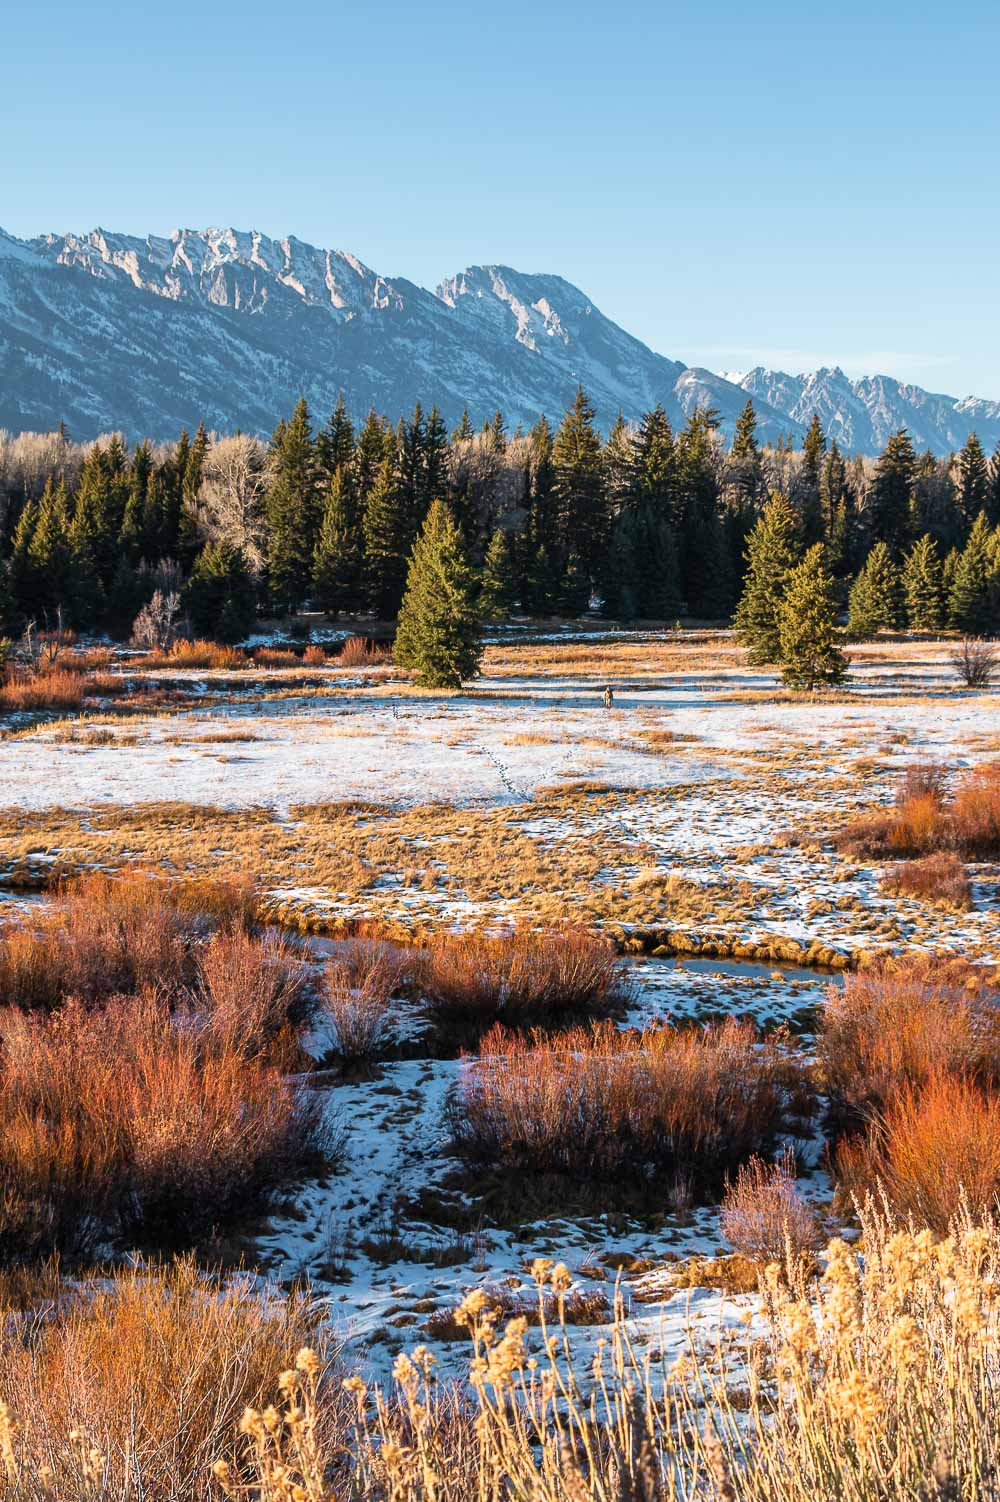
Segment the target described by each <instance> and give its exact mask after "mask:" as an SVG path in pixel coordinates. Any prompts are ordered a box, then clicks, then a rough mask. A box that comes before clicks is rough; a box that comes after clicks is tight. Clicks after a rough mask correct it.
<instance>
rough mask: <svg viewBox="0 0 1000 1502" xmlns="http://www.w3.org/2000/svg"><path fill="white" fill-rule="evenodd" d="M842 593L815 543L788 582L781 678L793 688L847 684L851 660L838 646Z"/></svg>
mask: <svg viewBox="0 0 1000 1502" xmlns="http://www.w3.org/2000/svg"><path fill="white" fill-rule="evenodd" d="M836 621H837V590H836V585H835V583H834V580H833V576H832V575H831V574H830V573H829V572H828V571H827V568H826V564H825V562H824V558H823V547H822V544H821V543H815V544H814V545H813V546H812V547H811V548H810V549H809V551H808V552H807V553H806V555H805V557H804V558H803V559H802V561H801V563H799V564H798V565H797V566H796V567H795V568H794V569H793V570H792V572H791V574H790V575H789V577H788V587H787V589H786V591H785V597H784V600H783V601H782V606H781V615H780V618H779V622H778V630H779V638H780V647H781V677H782V681H783V682H784V683H787V684H788V685H789V687H790V688H804V689H816V688H827V687H831V686H833V685H836V684H838V683H842V682H843V680H844V678H845V676H846V674H847V659H846V658H845V656H844V654H843V652H842V651H841V650H840V647H839V646H838V644H837V627H836Z"/></svg>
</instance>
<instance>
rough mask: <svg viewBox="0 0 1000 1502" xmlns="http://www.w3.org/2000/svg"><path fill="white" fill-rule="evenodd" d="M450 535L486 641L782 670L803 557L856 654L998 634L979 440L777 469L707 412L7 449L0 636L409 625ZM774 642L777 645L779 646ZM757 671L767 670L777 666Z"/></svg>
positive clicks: (900, 446)
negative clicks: (688, 634) (655, 633)
mask: <svg viewBox="0 0 1000 1502" xmlns="http://www.w3.org/2000/svg"><path fill="white" fill-rule="evenodd" d="M435 500H439V501H441V502H442V503H443V504H444V505H445V506H446V508H447V510H448V513H449V516H450V518H451V520H452V521H453V523H454V525H455V528H456V529H457V534H456V535H457V538H458V542H459V545H460V547H461V549H462V551H463V556H464V560H465V563H466V564H467V565H468V567H469V568H470V569H471V570H472V573H471V574H470V578H472V579H473V581H474V583H473V594H474V598H475V606H476V609H477V611H478V613H479V615H480V616H481V617H483V618H489V619H498V618H502V617H503V616H504V615H505V614H507V613H509V612H510V611H512V610H515V609H517V610H523V611H526V612H529V613H532V614H538V615H550V614H555V615H570V616H573V615H579V614H580V613H581V612H582V611H584V610H586V609H587V608H588V607H590V606H591V604H592V603H593V602H594V601H595V600H599V601H600V602H601V608H602V610H603V611H604V613H605V614H606V615H607V616H609V617H611V618H614V619H620V620H638V619H648V620H673V619H674V618H676V617H679V616H682V615H683V616H686V617H689V618H695V619H701V620H724V619H728V618H729V617H730V616H732V615H733V612H734V610H735V611H736V622H737V626H738V628H739V629H740V630H741V632H742V633H743V635H744V637H745V639H747V641H748V642H750V638H751V636H753V635H754V633H755V632H758V624H759V621H760V620H764V621H765V623H768V622H769V623H770V624H765V627H764V637H763V638H755V642H756V644H755V645H754V644H751V650H752V652H756V653H757V655H758V656H760V654H761V653H767V652H771V653H772V655H773V652H774V651H776V647H775V641H776V634H775V633H776V632H777V629H778V627H777V624H776V622H777V614H776V612H777V609H778V604H779V602H780V599H781V597H782V591H783V587H784V583H785V581H786V580H787V578H788V577H789V575H790V573H791V571H792V570H793V569H794V568H795V567H796V566H798V564H799V563H800V562H801V561H803V560H804V559H805V558H806V557H807V556H810V554H811V550H812V549H814V548H819V549H820V553H819V554H817V555H815V557H816V560H817V561H818V562H821V564H822V568H823V570H824V572H825V575H827V576H828V578H829V591H830V599H831V601H832V602H833V607H834V608H835V609H837V610H845V609H846V610H847V612H848V620H849V626H850V629H851V631H852V632H854V633H855V634H859V635H862V634H870V633H871V632H872V631H874V630H877V629H878V628H879V627H881V626H895V627H899V626H910V627H914V628H918V629H931V630H933V629H938V628H940V627H943V626H953V627H956V628H958V629H960V630H962V631H965V632H975V633H977V634H979V633H986V632H989V631H992V630H993V629H994V627H995V626H996V623H997V620H998V598H1000V532H998V526H1000V451H998V453H997V454H994V455H993V456H992V458H987V456H986V455H985V453H984V452H983V449H982V446H981V445H980V443H979V440H978V439H977V438H976V436H975V435H974V434H973V435H972V436H971V437H970V438H969V439H968V441H967V442H966V443H965V445H964V446H963V448H962V449H961V451H960V452H958V453H957V454H954V455H952V456H950V457H949V458H948V459H944V460H942V459H937V458H935V457H934V456H933V455H932V454H930V453H924V454H918V453H917V452H916V451H915V449H914V446H913V443H912V441H911V439H910V436H909V435H908V433H907V432H906V431H905V430H901V431H900V432H898V433H896V434H894V435H893V436H892V437H891V438H890V440H889V442H888V443H887V445H886V448H885V450H884V452H883V453H882V454H881V455H879V456H878V457H877V458H874V459H865V458H862V457H858V456H855V457H848V456H846V455H844V454H842V453H841V451H840V450H839V448H838V446H837V444H836V443H835V442H828V441H827V438H826V436H825V434H824V432H823V429H822V426H821V424H820V422H819V419H818V418H816V417H814V418H813V420H812V422H811V424H810V426H809V429H808V431H807V433H806V436H805V439H804V442H803V443H802V444H801V446H795V445H794V444H793V443H792V442H791V441H790V440H789V441H786V442H780V443H778V444H776V445H768V446H762V445H761V444H760V443H759V442H758V439H757V433H756V417H755V414H754V409H753V405H752V402H749V401H748V402H747V405H746V407H745V409H744V411H743V413H742V414H741V416H740V418H739V420H738V422H737V424H736V430H735V434H734V437H733V440H732V442H731V444H728V445H727V444H726V443H725V441H724V439H723V436H722V433H721V431H720V427H719V422H718V416H717V414H716V413H715V412H714V411H712V410H711V409H707V408H700V409H698V410H697V411H695V412H694V413H692V414H691V416H690V417H689V418H688V419H687V421H686V422H685V424H684V425H683V426H682V427H681V428H680V429H679V430H678V431H675V430H674V429H673V427H672V425H671V423H670V422H669V421H668V419H667V416H666V414H665V412H664V410H663V408H662V407H661V406H656V407H654V408H653V409H652V410H651V411H650V412H647V413H646V414H645V415H644V416H643V417H642V419H641V420H640V421H639V422H638V423H626V422H625V421H623V420H622V419H621V418H619V420H618V421H617V422H616V423H615V424H614V426H613V428H612V429H611V431H610V432H609V433H608V434H607V436H606V437H602V435H601V434H600V432H599V431H598V429H597V427H596V423H595V415H594V409H593V407H592V405H591V403H590V402H589V400H588V398H587V396H586V395H585V393H584V392H583V391H582V390H580V391H578V393H577V396H576V399H575V401H574V403H573V405H572V406H571V407H570V409H569V410H568V411H567V412H566V414H565V416H564V418H563V420H562V422H561V423H560V424H559V426H558V428H556V429H555V430H553V428H552V427H551V426H550V424H549V423H548V422H547V421H546V419H545V418H544V417H543V418H540V419H539V421H538V422H537V423H536V424H535V426H534V427H533V428H531V429H530V431H528V432H524V431H522V430H521V429H520V428H518V429H516V430H515V431H514V432H508V430H507V427H506V424H505V422H504V419H503V416H502V414H501V413H499V412H498V413H497V414H496V416H495V418H494V419H493V420H492V422H489V423H486V424H484V426H483V427H482V429H480V430H475V429H474V428H473V426H472V425H471V423H470V422H469V419H468V416H467V415H466V416H464V417H463V419H462V421H461V422H460V423H459V424H458V426H457V428H456V429H455V430H454V431H453V432H451V433H449V432H448V431H447V430H446V427H445V425H444V423H443V422H442V420H441V418H440V416H439V414H438V413H437V412H436V411H435V410H431V411H430V412H424V411H423V410H422V408H421V407H420V406H419V405H418V406H417V407H416V408H415V410H414V411H413V412H412V413H411V414H410V415H409V416H408V417H405V418H402V419H400V420H399V421H398V422H397V423H395V424H392V423H390V422H389V421H388V420H387V419H386V418H385V417H383V416H379V415H378V414H376V413H375V412H370V413H369V414H368V416H367V418H366V419H365V421H364V422H363V423H362V424H360V425H357V426H356V425H355V424H354V423H353V422H352V420H351V418H350V416H349V415H348V412H347V409H346V406H345V403H344V401H343V399H341V400H339V401H338V403H337V406H336V408H335V410H334V412H333V413H332V414H331V416H330V417H329V419H328V420H326V421H325V422H323V423H322V424H320V425H317V424H316V423H314V420H313V418H312V416H311V414H310V413H309V411H308V409H307V406H306V404H305V402H304V401H300V402H299V403H298V405H297V406H296V408H295V411H294V412H293V413H292V414H291V416H290V417H289V418H288V419H287V420H283V421H281V422H280V423H279V424H278V427H277V428H276V429H275V432H274V434H273V435H272V438H271V440H270V442H269V443H263V442H261V441H260V440H259V439H257V438H256V437H253V436H251V435H246V434H240V433H237V434H232V435H225V436H216V435H209V434H208V433H206V431H205V430H204V428H203V427H199V429H198V430H197V432H196V433H195V434H194V436H193V437H192V436H190V435H189V434H187V433H182V434H181V435H180V436H179V438H178V440H177V442H176V443H173V444H168V445H158V446H154V445H152V444H151V443H149V442H144V443H140V444H138V445H136V446H134V447H132V448H130V447H129V446H128V445H126V443H125V442H124V441H123V439H122V438H121V437H120V436H119V435H114V434H113V435H109V436H108V437H107V438H104V439H99V440H98V441H97V442H95V443H94V444H92V445H89V446H87V447H85V448H84V447H82V446H80V445H76V444H73V443H72V442H71V440H70V439H69V438H68V437H67V436H66V435H65V433H62V432H60V433H57V434H51V435H22V436H21V438H20V439H12V438H11V437H10V435H6V434H2V433H0V507H2V510H0V615H2V617H3V625H4V629H5V630H13V629H16V628H17V627H18V626H20V625H23V624H24V622H25V621H27V620H35V621H37V622H39V623H40V624H51V623H52V622H53V621H54V620H55V618H56V617H57V615H58V617H59V618H60V619H61V621H62V623H63V624H64V625H66V626H70V627H74V628H76V629H81V630H92V629H101V630H108V631H110V632H111V633H112V634H124V633H126V632H127V631H128V630H129V629H130V627H131V624H132V622H133V621H134V619H135V617H136V615H137V614H138V613H139V611H140V610H141V609H142V608H143V606H144V605H145V604H146V603H147V602H148V601H149V600H150V599H151V598H152V596H153V595H154V593H155V592H156V591H157V590H160V591H161V592H167V593H171V594H176V595H178V596H179V597H180V598H181V600H182V601H183V607H184V610H185V612H186V614H187V616H188V617H189V619H190V622H191V626H192V629H193V630H194V631H195V632H196V633H198V634H203V635H207V636H212V637H215V638H216V639H219V640H234V641H235V640H238V639H240V638H241V637H242V636H245V635H246V634H247V632H248V631H250V630H251V629H252V626H253V623H254V620H255V619H256V618H257V616H258V615H260V614H264V615H267V616H282V615H287V614H289V613H294V612H296V611H299V610H301V609H303V608H304V607H306V606H307V605H308V606H309V607H311V608H313V609H317V610H322V611H326V612H329V613H330V614H331V615H338V614H345V615H351V616H364V615H368V616H371V617H374V618H377V619H380V620H388V621H391V620H395V619H396V618H397V617H398V615H399V610H400V606H401V603H402V599H403V593H404V589H405V585H406V577H407V567H408V561H409V560H410V558H411V555H412V553H413V549H414V546H415V543H416V541H417V539H418V536H419V535H420V532H421V528H422V527H423V525H424V523H425V521H426V519H427V517H428V513H429V511H430V508H431V504H432V502H433V501H435ZM768 633H770V635H768ZM761 660H764V659H763V658H762V659H761Z"/></svg>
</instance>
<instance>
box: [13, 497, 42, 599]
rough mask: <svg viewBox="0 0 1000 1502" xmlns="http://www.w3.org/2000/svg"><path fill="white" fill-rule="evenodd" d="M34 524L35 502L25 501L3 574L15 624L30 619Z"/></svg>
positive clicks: (33, 583)
mask: <svg viewBox="0 0 1000 1502" xmlns="http://www.w3.org/2000/svg"><path fill="white" fill-rule="evenodd" d="M37 525H38V502H37V501H34V500H27V501H25V503H24V506H23V507H22V509H21V515H20V516H19V517H18V519H17V526H16V527H15V528H14V538H13V541H12V543H11V551H10V564H9V566H8V571H7V583H8V588H9V590H10V602H11V603H10V608H11V613H12V616H13V617H14V618H15V619H16V620H18V621H24V620H31V619H33V615H32V612H33V610H34V601H35V597H36V585H37V577H36V571H35V566H34V563H33V562H32V558H31V542H32V539H33V537H34V535H35V528H36V526H37Z"/></svg>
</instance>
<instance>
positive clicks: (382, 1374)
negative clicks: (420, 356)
mask: <svg viewBox="0 0 1000 1502" xmlns="http://www.w3.org/2000/svg"><path fill="white" fill-rule="evenodd" d="M949 651H950V648H949V644H948V643H947V642H934V641H926V640H903V639H896V638H888V637H886V638H878V639H876V640H875V641H874V642H871V643H868V644H866V645H863V646H858V647H856V648H852V652H851V655H852V663H851V675H850V678H849V681H848V683H847V684H846V685H845V686H844V687H843V688H841V689H838V690H837V691H835V692H831V693H822V694H804V693H793V692H791V691H789V690H787V689H784V688H782V687H780V685H779V684H778V683H777V681H776V679H775V678H774V676H773V675H771V674H769V673H768V672H767V671H766V670H760V669H748V668H747V667H746V666H745V662H744V657H743V654H742V653H741V652H740V650H739V649H738V648H737V647H736V645H735V644H734V642H733V641H732V639H731V637H730V636H729V635H728V634H727V633H724V632H707V631H702V632H698V631H679V630H678V631H668V632H638V631H637V632H632V633H624V632H619V631H613V630H605V629H602V628H598V627H595V628H594V629H593V630H589V629H587V630H576V631H572V630H568V629H566V630H559V629H551V628H542V627H540V626H535V627H528V626H527V625H520V624H519V625H517V626H514V627H511V628H510V629H508V630H506V631H504V632H502V633H498V635H497V637H496V639H495V640H493V641H492V642H491V644H490V646H489V647H488V650H487V654H486V658H485V662H484V672H483V676H482V677H481V678H480V679H478V680H476V682H475V683H474V684H473V685H472V686H470V687H468V688H466V689H463V690H461V691H455V692H443V693H442V692H429V691H424V690H419V689H416V688H415V687H414V686H413V685H412V684H411V683H410V682H409V681H408V679H407V677H406V675H405V674H403V673H401V672H400V671H399V670H398V669H397V668H395V667H393V666H392V664H391V663H390V662H389V661H387V660H386V658H385V655H384V654H383V653H381V652H379V651H378V650H372V648H371V647H370V646H366V645H365V644H364V643H359V642H355V643H350V642H349V643H348V644H347V646H346V647H345V646H343V645H341V644H340V643H339V642H337V641H334V640H331V641H329V642H325V643H324V642H321V641H320V640H318V639H317V640H316V642H315V643H314V644H313V645H312V646H309V647H307V648H303V645H302V644H301V642H300V643H298V644H295V643H293V642H290V641H288V640H285V641H280V640H275V641H269V642H268V643H267V644H265V645H264V646H259V647H257V648H256V649H239V648H217V647H214V646H213V645H212V644H211V643H194V644H186V645H185V646H184V647H183V648H182V649H180V650H178V651H177V652H174V653H168V654H163V655H161V656H152V655H149V654H146V655H142V654H136V653H132V654H128V653H124V652H120V651H114V652H112V651H111V650H109V649H88V650H86V651H84V650H83V649H80V648H76V647H73V648H67V650H66V651H65V652H64V653H62V654H61V655H60V656H59V657H58V660H56V661H54V662H52V663H48V664H42V665H40V666H39V667H38V669H37V670H36V671H34V672H33V673H31V674H26V673H23V672H19V673H14V672H11V673H9V674H8V678H7V682H6V684H5V686H4V688H3V690H2V693H0V888H2V902H0V924H2V932H0V1071H2V1073H0V1122H2V1137H0V1141H2V1144H3V1146H2V1147H0V1180H2V1182H0V1301H2V1303H3V1307H4V1311H5V1314H6V1315H7V1318H6V1319H5V1320H4V1321H3V1324H2V1331H3V1333H2V1335H0V1339H2V1340H3V1342H4V1353H3V1355H4V1360H3V1362H2V1363H0V1368H2V1371H3V1377H2V1379H0V1383H2V1389H3V1390H2V1392H0V1399H2V1401H3V1404H4V1405H5V1406H4V1407H3V1408H2V1409H0V1460H2V1462H3V1467H4V1470H5V1473H6V1482H5V1485H6V1492H5V1493H4V1494H5V1495H10V1496H17V1497H22V1496H23V1497H30V1498H35V1497H39V1498H41V1497H44V1496H58V1497H61V1498H62V1497H65V1498H70V1499H74V1502H75V1499H76V1498H81V1499H82V1498H84V1497H102V1498H115V1499H117V1498H121V1499H125V1498H129V1499H131V1498H136V1499H138V1498H139V1497H142V1498H155V1499H161V1498H162V1499H168V1498H169V1499H177V1502H181V1499H182V1498H183V1499H192V1498H203V1497H204V1498H209V1497H216V1498H218V1497H222V1496H226V1495H229V1496H232V1497H245V1496H249V1497H256V1498H260V1499H262V1502H263V1499H275V1502H277V1499H280V1502H293V1499H307V1502H318V1499H328V1502H334V1499H336V1502H341V1499H343V1502H355V1499H358V1502H360V1499H362V1498H371V1499H379V1502H382V1499H384V1502H411V1499H412V1502H416V1499H418V1498H419V1499H423V1502H431V1499H436V1502H442V1499H446V1502H452V1499H454V1502H459V1499H460V1498H461V1499H464V1498H466V1497H469V1498H481V1499H483V1502H486V1499H495V1502H501V1499H503V1502H515V1499H516V1502H521V1499H523V1502H588V1499H593V1502H606V1499H607V1502H653V1499H657V1502H658V1499H660V1498H667V1497H671V1498H674V1497H676V1498H692V1499H693V1498H695V1497H698V1498H702V1497H704V1498H714V1497H717V1498H719V1499H725V1498H736V1497H740V1498H742V1497H746V1498H752V1499H755V1502H756V1499H761V1502H763V1499H765V1498H768V1499H771V1498H775V1499H777V1498H788V1499H789V1502H791V1499H796V1502H797V1499H799V1498H803V1499H804V1498H805V1497H806V1496H809V1497H821V1498H827V1497H829V1498H830V1499H831V1502H832V1499H833V1498H834V1497H837V1498H840V1497H846V1498H858V1499H862V1498H864V1499H868V1498H872V1499H874V1498H876V1497H878V1498H880V1499H881V1498H897V1497H898V1498H903V1497H914V1496H921V1497H927V1498H935V1497H941V1498H944V1497H952V1496H954V1497H958V1496H970V1497H971V1496H982V1497H991V1496H994V1495H996V1494H997V1493H996V1485H997V1483H996V1480H995V1475H996V1466H997V1453H996V1452H997V1443H998V1441H997V1435H996V1433H995V1432H994V1431H995V1421H994V1419H993V1417H992V1412H993V1405H992V1404H991V1403H990V1402H988V1401H987V1400H986V1399H985V1398H984V1394H985V1393H987V1392H989V1391H990V1390H991V1385H992V1384H993V1383H995V1381H996V1379H997V1372H996V1362H997V1357H996V1349H997V1347H996V1339H995V1336H996V1316H997V1308H996V1297H995V1291H994V1284H995V1273H996V1265H997V1259H998V1255H1000V1251H998V1249H1000V1229H998V1226H997V1224H996V1222H995V1220H994V1219H993V1216H994V1213H995V1210H996V1196H997V1193H998V1191H1000V1151H998V1147H997V1143H998V1142H1000V1131H998V1128H1000V1021H998V1018H1000V1011H998V1005H997V1003H998V989H1000V977H998V971H997V968H996V967H997V965H998V963H1000V920H998V906H997V900H996V896H997V881H998V880H1000V721H998V718H997V714H996V707H995V705H996V700H995V696H992V695H990V694H989V693H987V692H974V691H968V690H965V689H962V688H960V687H959V686H958V685H957V683H956V680H955V677H954V674H953V672H952V671H951V668H950V663H949ZM609 684H610V685H611V687H612V689H613V704H612V706H611V707H610V708H607V707H605V704H604V690H605V686H606V685H609ZM887 1393H888V1394H889V1395H890V1396H889V1397H888V1398H887V1396H886V1394H887ZM945 1393H946V1394H947V1395H948V1403H947V1405H946V1407H947V1414H948V1417H947V1422H946V1423H944V1424H939V1423H938V1422H937V1415H938V1414H939V1413H940V1412H941V1411H942V1403H943V1399H942V1394H945Z"/></svg>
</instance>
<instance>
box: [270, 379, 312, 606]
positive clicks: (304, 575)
mask: <svg viewBox="0 0 1000 1502" xmlns="http://www.w3.org/2000/svg"><path fill="white" fill-rule="evenodd" d="M271 462H272V474H273V478H272V480H271V484H270V487H269V488H268V492H267V498H266V501H265V507H264V509H265V515H266V517H267V525H268V539H267V557H266V560H265V570H266V577H267V587H268V590H269V592H270V596H271V600H272V603H273V605H274V608H275V609H276V610H277V611H279V612H284V611H287V610H297V609H298V607H299V606H300V605H301V604H302V602H303V600H304V599H305V598H306V595H307V594H308V592H309V584H310V581H311V577H312V559H313V550H314V548H315V546H316V534H317V532H318V530H319V517H318V514H317V511H318V505H317V484H316V451H315V446H314V444H313V439H312V430H311V427H310V424H309V409H308V407H307V406H306V404H305V401H304V399H302V398H300V399H299V401H298V404H297V405H296V408H295V411H294V413H293V414H292V419H291V421H290V422H289V423H288V424H287V425H286V426H284V427H283V428H279V430H278V431H277V433H276V434H275V438H274V440H273V443H272V455H271Z"/></svg>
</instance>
